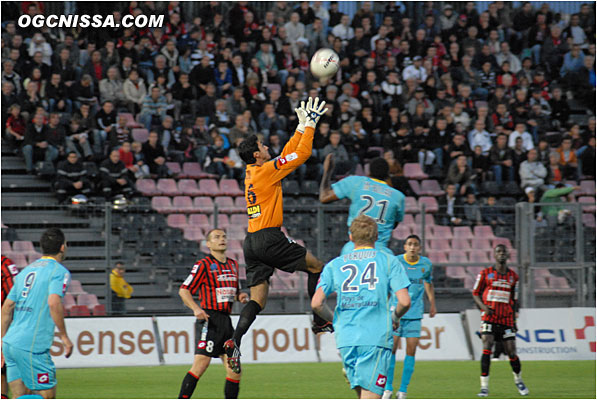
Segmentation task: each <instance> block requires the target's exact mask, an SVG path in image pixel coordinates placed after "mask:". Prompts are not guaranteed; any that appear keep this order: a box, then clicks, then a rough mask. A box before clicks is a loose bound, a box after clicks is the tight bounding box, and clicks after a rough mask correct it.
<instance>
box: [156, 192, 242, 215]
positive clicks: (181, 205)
mask: <svg viewBox="0 0 597 400" xmlns="http://www.w3.org/2000/svg"><path fill="white" fill-rule="evenodd" d="M215 205H217V206H218V213H220V212H222V213H225V214H244V213H246V211H247V203H246V201H245V198H244V197H236V198H235V199H233V198H232V197H218V198H217V199H216V200H215V201H214V200H213V199H212V198H211V197H195V198H194V199H191V197H189V196H176V197H174V198H172V199H171V198H170V197H166V196H155V197H153V198H152V199H151V207H152V208H153V209H154V210H156V211H157V212H159V213H162V214H170V213H189V214H190V213H201V214H212V213H213V212H214V209H215ZM245 218H246V217H245Z"/></svg>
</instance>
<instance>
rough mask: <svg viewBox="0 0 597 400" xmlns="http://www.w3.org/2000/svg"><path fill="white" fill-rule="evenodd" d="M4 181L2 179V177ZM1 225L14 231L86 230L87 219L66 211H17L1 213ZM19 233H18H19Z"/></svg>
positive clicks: (88, 224) (88, 222) (89, 223)
mask: <svg viewBox="0 0 597 400" xmlns="http://www.w3.org/2000/svg"><path fill="white" fill-rule="evenodd" d="M2 180H3V181H4V177H2ZM2 223H4V224H5V225H8V226H10V227H11V228H15V229H19V228H22V229H27V228H29V229H31V228H49V227H56V228H61V229H66V228H88V227H89V226H90V225H91V223H92V221H91V219H89V218H83V217H77V216H73V215H71V214H69V213H67V212H66V210H17V211H11V212H6V213H2ZM19 233H20V232H19Z"/></svg>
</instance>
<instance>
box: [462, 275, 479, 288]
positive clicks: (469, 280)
mask: <svg viewBox="0 0 597 400" xmlns="http://www.w3.org/2000/svg"><path fill="white" fill-rule="evenodd" d="M475 280H476V279H475V278H473V277H472V276H471V275H470V274H467V275H466V276H465V277H464V278H463V281H464V282H463V284H464V288H465V289H469V290H473V288H474V287H475Z"/></svg>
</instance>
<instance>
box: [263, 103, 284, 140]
mask: <svg viewBox="0 0 597 400" xmlns="http://www.w3.org/2000/svg"><path fill="white" fill-rule="evenodd" d="M258 121H259V127H260V128H261V129H260V132H261V133H263V136H264V137H265V139H266V140H268V138H269V136H270V135H271V134H274V133H275V134H276V135H278V136H279V137H280V138H281V139H282V140H283V141H284V142H286V141H287V140H288V135H287V133H286V119H285V118H284V117H283V116H280V115H278V114H276V110H274V106H273V104H269V103H268V104H266V105H265V108H264V110H263V112H262V113H261V114H259V118H258Z"/></svg>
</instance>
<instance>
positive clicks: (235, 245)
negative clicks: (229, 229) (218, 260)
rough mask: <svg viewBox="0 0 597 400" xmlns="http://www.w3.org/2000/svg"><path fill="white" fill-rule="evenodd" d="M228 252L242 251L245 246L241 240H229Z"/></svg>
mask: <svg viewBox="0 0 597 400" xmlns="http://www.w3.org/2000/svg"><path fill="white" fill-rule="evenodd" d="M228 250H231V251H242V250H243V246H242V244H241V242H240V240H234V239H232V240H230V239H229V240H228Z"/></svg>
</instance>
